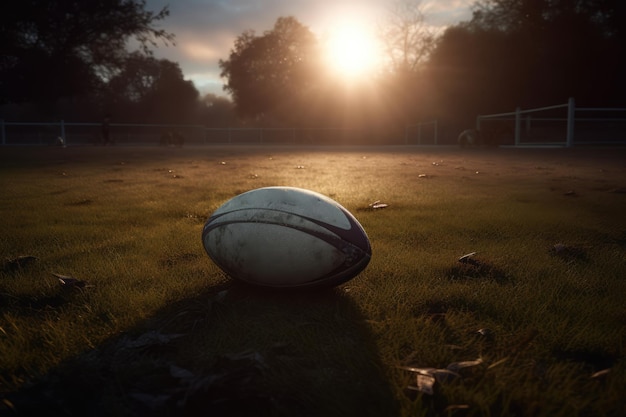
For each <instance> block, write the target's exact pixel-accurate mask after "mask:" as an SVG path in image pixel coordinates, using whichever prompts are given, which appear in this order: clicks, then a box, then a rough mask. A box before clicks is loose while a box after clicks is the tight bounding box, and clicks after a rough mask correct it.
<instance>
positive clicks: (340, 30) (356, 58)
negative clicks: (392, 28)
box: [324, 24, 381, 79]
mask: <svg viewBox="0 0 626 417" xmlns="http://www.w3.org/2000/svg"><path fill="white" fill-rule="evenodd" d="M324 51H325V58H326V62H327V64H328V67H329V68H330V70H331V72H332V73H334V74H335V75H338V76H341V77H344V78H347V79H357V78H363V77H368V76H373V75H374V73H375V72H376V70H377V69H378V67H379V65H380V62H381V52H380V46H379V42H378V41H377V39H376V37H375V36H374V35H373V33H372V32H371V31H370V30H368V29H367V28H366V27H363V26H359V25H356V24H345V25H341V26H337V27H335V28H333V29H332V30H331V31H330V32H329V33H328V34H327V36H326V37H325V42H324Z"/></svg>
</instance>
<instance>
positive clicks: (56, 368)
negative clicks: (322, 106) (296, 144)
mask: <svg viewBox="0 0 626 417" xmlns="http://www.w3.org/2000/svg"><path fill="white" fill-rule="evenodd" d="M625 157H626V151H625V150H624V149H604V150H589V149H582V150H564V149H561V150H549V151H538V150H513V149H508V150H504V149H503V150H495V149H491V150H464V151H462V150H458V149H436V148H432V149H429V148H395V149H394V148H388V149H385V148H372V149H369V148H349V149H348V148H346V149H342V148H340V149H331V148H317V149H315V148H311V149H303V148H288V147H286V148H271V147H269V148H263V147H251V148H245V147H207V148H195V149H162V148H130V147H129V148H126V147H119V148H96V147H94V148H67V149H60V148H0V226H1V230H2V233H1V234H0V257H1V258H6V259H12V258H15V257H17V256H20V255H32V256H36V257H37V258H38V259H37V260H36V261H35V262H33V263H31V264H29V265H25V266H23V267H18V268H10V267H9V266H8V264H7V266H5V267H3V269H2V271H1V272H0V398H4V400H3V402H2V403H1V404H0V415H4V413H7V415H11V414H12V413H13V412H14V411H16V412H20V413H21V414H20V415H42V414H44V413H45V414H46V415H102V416H110V415H146V414H149V415H158V416H165V415H260V416H264V415H267V416H283V415H284V416H295V415H298V416H321V415H323V416H347V415H359V416H416V415H417V416H420V415H423V416H447V415H454V416H457V415H463V416H472V415H473V416H477V415H491V416H620V415H623V414H625V413H626V408H625V406H624V402H623V399H622V398H623V393H624V392H625V391H626V382H625V381H626V372H625V366H626V365H625V360H624V352H625V350H624V349H625V348H624V345H625V340H626V338H625V337H626V307H625V304H624V302H623V298H624V294H626V256H625V251H626V218H625V217H624V214H623V213H624V208H625V207H626V194H625V193H624V190H626V166H625V165H624V162H623V161H624V160H625ZM302 167H303V168H302ZM270 185H287V186H296V187H303V188H308V189H312V190H315V191H318V192H321V193H323V194H326V195H328V196H330V197H331V198H333V199H335V200H337V201H338V202H340V203H341V204H342V205H343V206H345V207H346V208H347V209H348V210H350V211H351V212H352V213H353V214H354V215H355V216H356V217H357V218H358V219H359V221H360V222H361V224H362V225H363V226H364V228H365V230H366V231H367V233H368V235H369V237H370V240H371V242H372V247H373V258H372V261H371V263H370V265H369V266H368V268H367V269H366V270H365V271H364V272H362V273H361V274H360V275H359V276H358V277H356V278H355V279H353V280H351V281H349V282H347V283H346V284H344V285H342V286H340V287H338V288H335V289H332V290H330V291H325V292H315V293H284V292H278V293H275V292H271V291H261V290H258V289H254V288H250V287H247V286H243V285H238V284H236V283H234V282H232V281H231V280H230V279H229V278H228V277H226V276H225V275H224V274H223V273H222V272H221V271H220V270H219V269H218V268H217V267H216V266H215V265H214V264H212V262H211V261H210V259H209V258H208V257H207V256H206V254H205V253H204V250H203V248H202V243H201V240H200V234H201V230H202V226H203V224H204V221H205V220H206V219H207V218H208V216H209V215H210V214H211V213H212V212H213V211H214V210H215V209H216V208H217V207H219V206H220V205H221V204H222V203H224V202H225V201H226V200H227V199H229V198H231V197H233V196H235V195H237V194H239V193H241V192H244V191H247V190H250V189H254V188H258V187H263V186H270ZM376 200H381V201H382V202H385V203H387V204H389V207H388V208H386V209H383V210H371V209H369V207H368V206H369V204H370V203H372V202H373V201H376ZM556 244H562V245H564V246H563V248H564V249H563V250H561V251H560V252H556V251H555V250H554V245H556ZM474 251H476V252H477V255H476V257H475V259H476V260H477V261H478V262H479V263H480V265H479V266H478V267H474V266H471V265H464V264H461V263H459V262H457V258H458V257H459V256H461V255H463V254H465V253H468V252H474ZM52 273H58V274H63V275H71V276H73V277H76V278H79V279H83V280H86V281H87V282H88V284H89V286H88V287H86V288H83V289H66V288H61V286H60V285H59V283H58V280H57V278H56V277H55V276H53V275H52ZM481 329H482V330H483V333H485V334H486V335H482V334H481V333H479V332H478V330H481ZM485 329H486V330H485ZM478 358H481V359H482V363H481V364H480V365H476V366H472V367H468V368H465V369H462V370H461V371H460V372H459V373H460V376H459V377H455V378H450V379H448V380H447V381H442V382H437V383H436V384H435V386H434V394H433V395H429V394H425V393H423V392H418V391H414V390H408V389H407V386H409V385H415V384H416V374H415V373H412V372H410V371H407V370H405V369H403V368H402V367H406V366H410V367H419V368H429V367H432V368H445V367H446V366H447V365H448V364H450V363H453V362H459V361H469V360H475V359H478ZM604 369H610V372H609V373H608V375H605V376H602V377H594V378H592V377H591V376H592V375H593V374H594V373H595V372H597V371H601V370H604Z"/></svg>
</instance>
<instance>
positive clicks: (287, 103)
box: [219, 17, 320, 119]
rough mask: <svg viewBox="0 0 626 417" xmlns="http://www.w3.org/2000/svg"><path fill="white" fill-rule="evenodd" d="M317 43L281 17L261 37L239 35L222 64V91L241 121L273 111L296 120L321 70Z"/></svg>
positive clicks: (293, 22) (291, 20) (306, 31)
mask: <svg viewBox="0 0 626 417" xmlns="http://www.w3.org/2000/svg"><path fill="white" fill-rule="evenodd" d="M319 63H320V59H319V53H318V45H317V39H316V38H315V36H314V35H313V33H312V32H311V31H310V30H309V29H308V28H307V27H305V26H303V25H302V24H301V23H300V22H298V21H297V20H296V19H295V18H294V17H280V18H279V19H278V20H277V21H276V23H275V25H274V28H273V29H272V30H270V31H266V32H265V33H263V35H262V36H257V35H256V34H255V32H254V31H246V32H244V33H242V34H241V35H240V36H238V37H237V39H236V41H235V45H234V48H233V49H232V50H231V51H230V55H229V58H228V59H227V60H220V61H219V66H220V68H221V70H222V72H221V76H222V77H225V78H226V79H227V82H226V84H225V86H224V89H225V90H226V91H228V92H229V93H230V94H231V96H232V98H233V101H234V103H235V106H236V109H237V112H238V114H239V115H241V116H243V117H249V118H254V117H261V116H267V115H268V114H270V113H272V114H273V115H275V116H277V117H282V118H283V119H286V118H289V116H290V115H291V116H293V115H294V114H295V113H296V112H295V109H297V108H299V107H300V106H301V105H302V103H303V101H304V100H305V97H306V93H307V90H308V89H309V88H311V87H312V86H313V85H314V83H315V79H316V77H317V74H318V73H319V71H317V69H318V68H319V67H318V65H319Z"/></svg>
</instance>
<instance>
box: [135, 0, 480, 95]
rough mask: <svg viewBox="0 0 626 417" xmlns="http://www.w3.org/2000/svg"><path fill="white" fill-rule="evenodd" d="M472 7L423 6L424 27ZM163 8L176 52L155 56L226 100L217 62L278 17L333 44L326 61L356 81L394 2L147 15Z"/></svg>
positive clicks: (204, 6)
mask: <svg viewBox="0 0 626 417" xmlns="http://www.w3.org/2000/svg"><path fill="white" fill-rule="evenodd" d="M473 2H474V1H473V0H422V7H423V10H424V13H425V16H426V20H427V22H428V23H429V24H432V25H434V26H446V25H451V24H456V23H458V22H460V21H462V20H467V19H469V17H470V6H471V4H473ZM168 4H169V9H170V16H169V17H168V18H167V19H166V20H165V21H163V22H161V25H160V27H162V28H163V29H165V30H167V31H168V32H171V33H174V34H175V35H176V46H169V47H165V46H159V48H158V49H156V50H155V56H156V57H157V58H165V59H169V60H170V61H174V62H178V64H179V65H180V67H181V69H182V70H183V73H184V75H185V78H186V79H190V80H192V81H193V82H194V84H195V86H196V88H197V89H198V90H199V91H200V93H201V94H206V93H213V94H217V95H226V93H225V92H224V91H223V90H222V85H223V80H222V79H221V78H220V76H219V73H220V70H219V67H218V60H219V59H227V58H228V55H229V52H230V50H231V48H232V46H233V43H234V41H235V38H236V37H237V36H239V35H240V34H241V33H242V32H243V31H245V30H248V29H251V30H254V31H255V32H256V33H257V34H262V33H263V32H264V31H266V30H271V29H272V28H273V26H274V23H275V22H276V19H278V18H279V17H281V16H294V17H295V18H296V19H297V20H298V21H299V22H301V23H302V24H304V25H305V26H308V27H309V29H311V31H312V32H313V33H315V35H316V36H318V38H320V39H321V38H322V37H325V38H326V39H332V40H333V41H332V42H330V45H329V48H328V55H329V57H334V58H329V59H331V60H332V61H333V62H336V70H337V71H338V73H340V72H341V73H343V74H344V75H346V76H357V75H359V74H358V72H359V71H363V68H369V66H371V65H374V63H373V62H372V60H371V51H372V50H374V49H375V46H374V45H373V44H372V43H370V42H364V41H363V39H371V38H373V36H374V33H373V32H374V31H375V29H376V27H377V25H379V24H381V23H382V22H384V20H385V16H386V15H388V13H389V7H390V5H391V4H393V0H147V2H146V9H147V10H151V11H155V12H157V11H158V10H160V9H161V8H162V7H164V6H166V5H168ZM354 39H361V42H360V43H357V44H356V45H355V44H354V42H353V40H354Z"/></svg>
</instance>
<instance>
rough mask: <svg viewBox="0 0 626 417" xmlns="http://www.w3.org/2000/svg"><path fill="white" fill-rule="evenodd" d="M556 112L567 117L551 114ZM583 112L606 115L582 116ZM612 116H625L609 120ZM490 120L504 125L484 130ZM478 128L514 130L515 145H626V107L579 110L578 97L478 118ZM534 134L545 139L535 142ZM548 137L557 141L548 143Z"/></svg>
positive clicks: (580, 108)
mask: <svg viewBox="0 0 626 417" xmlns="http://www.w3.org/2000/svg"><path fill="white" fill-rule="evenodd" d="M559 110H560V112H559ZM555 111H556V113H564V114H557V115H549V114H551V113H555ZM583 113H587V114H590V113H591V114H594V113H595V114H603V115H602V116H600V117H581V116H580V115H581V114H583ZM608 114H612V115H615V114H620V115H623V116H622V117H607V115H608ZM489 121H491V122H496V123H497V122H499V123H500V126H498V127H497V128H493V127H492V128H491V129H489V128H487V129H484V127H485V122H489ZM507 122H508V123H509V124H508V125H507V124H506V123H507ZM503 123H505V124H504V125H503ZM511 124H512V126H511ZM537 126H541V127H537ZM476 129H477V130H479V131H481V132H482V131H484V130H488V131H490V132H492V133H493V131H496V134H497V133H502V132H504V131H512V134H513V144H514V146H529V145H530V146H532V145H542V146H550V145H552V146H565V147H571V146H574V145H583V144H596V145H603V144H626V108H610V107H576V103H575V100H574V98H570V99H569V100H568V102H567V103H564V104H557V105H554V106H546V107H538V108H533V109H524V110H522V109H521V108H519V107H518V108H517V109H515V111H513V112H507V113H497V114H488V115H479V116H477V117H476ZM533 129H534V132H533ZM537 132H540V133H539V134H538V133H537ZM533 134H534V138H538V137H541V136H543V140H540V141H533ZM603 135H604V136H606V137H607V138H608V137H609V136H610V139H607V138H602V136H603ZM545 137H548V138H551V139H556V140H552V141H550V140H548V141H546V140H545Z"/></svg>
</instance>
